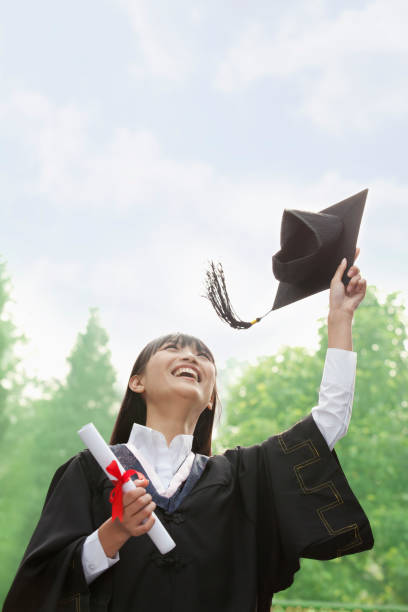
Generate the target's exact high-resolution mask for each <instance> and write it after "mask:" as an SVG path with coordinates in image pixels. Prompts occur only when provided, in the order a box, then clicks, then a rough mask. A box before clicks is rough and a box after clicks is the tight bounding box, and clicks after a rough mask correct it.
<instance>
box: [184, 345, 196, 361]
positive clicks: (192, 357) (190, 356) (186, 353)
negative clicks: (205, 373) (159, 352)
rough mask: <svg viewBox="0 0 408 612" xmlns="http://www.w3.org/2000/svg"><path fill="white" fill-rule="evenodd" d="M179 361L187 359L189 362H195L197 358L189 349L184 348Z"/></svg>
mask: <svg viewBox="0 0 408 612" xmlns="http://www.w3.org/2000/svg"><path fill="white" fill-rule="evenodd" d="M181 359H183V360H184V359H188V360H189V361H195V362H197V356H196V355H195V354H194V353H193V352H192V351H191V349H190V348H188V347H185V348H184V349H183V351H182V353H181Z"/></svg>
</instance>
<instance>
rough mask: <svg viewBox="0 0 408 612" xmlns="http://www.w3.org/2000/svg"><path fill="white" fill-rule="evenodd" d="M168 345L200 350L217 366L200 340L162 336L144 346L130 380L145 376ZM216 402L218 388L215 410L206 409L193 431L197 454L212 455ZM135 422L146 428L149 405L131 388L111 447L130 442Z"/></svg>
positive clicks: (177, 335) (215, 391)
mask: <svg viewBox="0 0 408 612" xmlns="http://www.w3.org/2000/svg"><path fill="white" fill-rule="evenodd" d="M169 342H172V343H173V342H174V343H175V344H176V345H178V346H181V347H182V348H184V347H185V346H193V347H194V348H195V349H196V350H197V351H199V352H203V353H206V354H207V356H208V357H209V359H210V360H211V361H212V362H213V363H214V364H215V362H214V357H213V354H212V353H211V351H210V349H209V348H208V347H207V346H206V345H205V344H204V342H202V341H201V340H199V339H198V338H195V337H194V336H189V335H188V334H181V333H176V334H167V335H165V336H160V338H156V340H152V341H151V342H149V344H147V345H146V346H145V347H144V349H143V350H142V351H141V352H140V354H139V356H138V358H137V359H136V361H135V364H134V366H133V368H132V372H131V374H130V377H132V376H134V375H135V374H139V375H140V374H143V372H144V370H145V368H146V364H147V362H148V361H149V359H150V357H152V356H153V355H154V354H155V353H157V351H158V350H159V349H160V348H161V347H162V346H164V345H165V344H167V343H169ZM217 399H218V395H217V388H216V386H215V385H214V392H213V399H212V409H211V410H210V409H209V408H205V410H203V412H202V413H201V414H200V416H199V419H198V421H197V424H196V426H195V429H194V434H193V435H194V438H193V447H192V450H193V452H194V453H200V454H202V455H208V456H209V455H211V438H212V430H213V424H214V415H215V408H216V405H217ZM133 423H139V424H140V425H146V402H145V400H144V398H143V397H142V395H141V394H140V393H135V392H134V391H132V390H131V389H130V388H129V386H128V387H127V389H126V393H125V396H124V398H123V400H122V404H121V407H120V410H119V414H118V416H117V418H116V421H115V425H114V427H113V431H112V436H111V439H110V444H121V443H126V442H127V441H128V439H129V435H130V432H131V429H132V427H133Z"/></svg>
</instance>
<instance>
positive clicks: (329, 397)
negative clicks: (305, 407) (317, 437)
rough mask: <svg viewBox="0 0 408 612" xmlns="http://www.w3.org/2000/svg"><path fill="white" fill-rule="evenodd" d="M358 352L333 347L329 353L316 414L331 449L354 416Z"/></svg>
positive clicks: (314, 409)
mask: <svg viewBox="0 0 408 612" xmlns="http://www.w3.org/2000/svg"><path fill="white" fill-rule="evenodd" d="M356 364H357V353H355V352H354V351H346V350H343V349H337V348H329V349H327V353H326V360H325V364H324V370H323V376H322V382H321V385H320V390H319V403H318V405H317V406H315V407H314V408H312V415H313V418H314V420H315V423H316V425H317V426H318V428H319V429H320V431H321V433H322V435H323V437H324V438H325V440H326V442H327V445H328V446H329V448H330V450H333V447H334V445H335V443H336V442H337V441H338V440H340V438H342V437H343V436H345V435H346V433H347V429H348V426H349V423H350V419H351V410H352V406H353V397H354V384H355V378H356Z"/></svg>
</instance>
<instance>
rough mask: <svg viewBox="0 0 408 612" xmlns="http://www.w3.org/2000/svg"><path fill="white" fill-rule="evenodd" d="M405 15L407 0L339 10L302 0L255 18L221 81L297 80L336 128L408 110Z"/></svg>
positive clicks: (231, 84)
mask: <svg viewBox="0 0 408 612" xmlns="http://www.w3.org/2000/svg"><path fill="white" fill-rule="evenodd" d="M407 19H408V5H407V3H406V2H404V0H377V1H374V2H373V1H372V2H369V3H367V4H366V6H365V7H363V8H360V9H357V8H356V9H348V10H343V11H342V12H341V13H339V14H337V15H335V16H328V15H327V14H326V11H325V5H324V4H320V3H319V4H317V5H316V4H315V3H311V5H310V6H309V5H308V3H305V4H303V5H302V7H301V10H300V9H299V7H298V5H296V8H294V9H293V10H292V12H290V13H289V14H287V15H286V16H284V17H283V18H282V19H281V20H280V21H279V23H278V25H277V26H276V27H274V28H273V27H271V28H268V27H267V25H264V24H263V23H260V22H256V21H251V23H250V24H249V25H247V28H246V30H245V31H244V32H243V33H242V34H241V37H240V38H239V40H238V42H237V43H236V44H235V45H234V46H233V47H232V48H230V49H229V50H228V52H227V53H226V56H225V58H224V59H223V61H222V62H221V64H220V66H219V70H218V73H217V75H216V79H215V85H216V87H218V88H219V89H221V90H224V91H225V92H234V91H237V90H240V89H242V88H245V87H247V86H249V85H250V84H251V83H253V82H254V81H256V80H258V79H262V78H273V79H275V80H276V81H277V82H279V83H280V84H283V86H285V84H288V85H290V86H291V87H293V83H295V87H296V89H297V91H298V95H299V110H300V111H301V112H302V113H304V114H306V115H307V116H308V117H310V118H311V119H312V120H313V121H314V122H315V123H316V124H318V125H320V126H321V127H323V128H326V129H328V130H330V131H332V132H337V131H339V132H340V131H342V130H344V129H345V128H358V129H362V130H365V129H371V128H373V127H376V126H377V125H378V124H379V123H380V122H382V121H384V120H389V118H390V116H391V117H393V118H396V117H397V118H398V117H401V116H405V115H406V114H407V106H406V104H405V100H406V95H407V93H408V76H407V71H406V69H405V66H406V61H407V54H408V38H407V37H406V32H405V23H406V22H407ZM271 29H272V30H275V31H273V33H272V34H271V33H270V32H271Z"/></svg>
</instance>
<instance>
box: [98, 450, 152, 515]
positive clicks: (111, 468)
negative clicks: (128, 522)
mask: <svg viewBox="0 0 408 612" xmlns="http://www.w3.org/2000/svg"><path fill="white" fill-rule="evenodd" d="M106 471H107V472H108V473H109V474H111V475H112V476H114V478H115V479H116V480H114V481H113V482H114V483H115V486H114V488H113V489H112V491H111V494H110V496H109V501H110V503H111V504H112V520H115V518H118V519H119V520H120V521H122V520H123V491H122V486H123V485H124V484H125V482H127V481H128V480H130V477H131V476H133V474H137V477H138V478H140V479H141V480H145V477H144V476H143V474H142V473H141V472H138V471H137V470H126V472H123V474H121V473H120V469H119V466H118V464H117V462H116V461H115V460H113V461H112V463H110V464H109V465H108V467H107V468H106Z"/></svg>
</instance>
